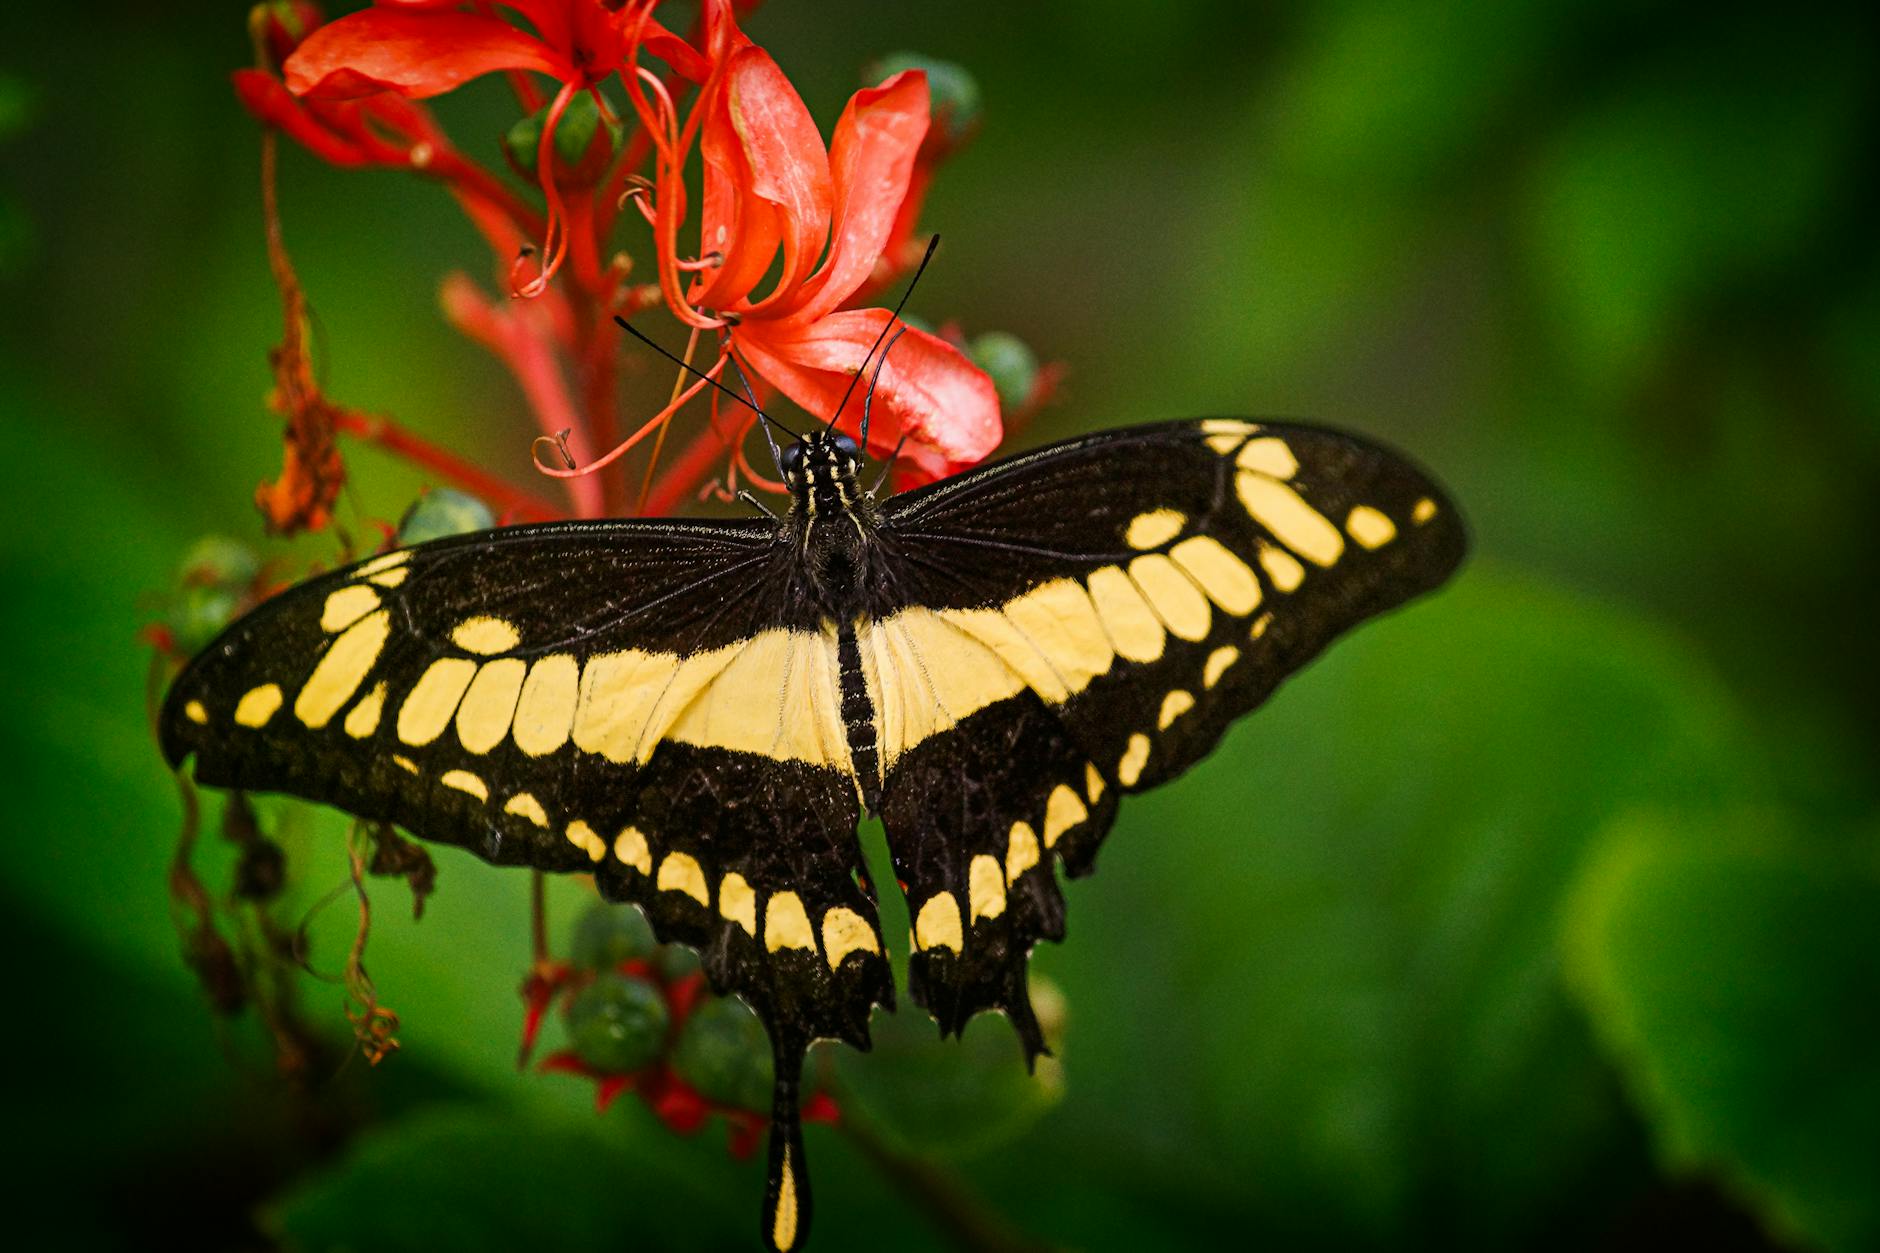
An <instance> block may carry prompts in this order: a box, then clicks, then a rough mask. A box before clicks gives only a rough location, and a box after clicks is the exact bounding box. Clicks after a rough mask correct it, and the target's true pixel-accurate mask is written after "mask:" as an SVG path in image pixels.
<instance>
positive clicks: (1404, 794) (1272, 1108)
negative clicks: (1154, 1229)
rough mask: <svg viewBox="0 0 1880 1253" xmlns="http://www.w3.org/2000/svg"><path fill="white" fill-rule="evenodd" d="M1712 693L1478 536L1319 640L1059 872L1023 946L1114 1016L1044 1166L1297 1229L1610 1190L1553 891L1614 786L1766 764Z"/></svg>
mask: <svg viewBox="0 0 1880 1253" xmlns="http://www.w3.org/2000/svg"><path fill="white" fill-rule="evenodd" d="M1735 726H1736V721H1735V716H1734V713H1733V711H1732V710H1731V708H1730V706H1729V705H1728V703H1727V702H1725V701H1724V700H1722V698H1721V697H1720V696H1719V694H1718V691H1717V689H1716V687H1715V685H1714V681H1713V680H1712V679H1711V678H1710V676H1708V675H1707V674H1706V673H1705V672H1704V671H1703V670H1701V669H1700V668H1698V667H1696V666H1694V665H1692V664H1691V662H1690V661H1689V660H1688V659H1687V657H1686V655H1685V653H1684V650H1682V649H1681V648H1680V647H1679V646H1678V645H1676V644H1675V643H1674V642H1673V641H1671V640H1668V639H1665V638H1663V637H1660V636H1659V635H1657V634H1656V633H1655V632H1653V631H1651V630H1650V629H1648V628H1645V627H1643V626H1641V625H1640V624H1639V623H1637V622H1635V621H1632V620H1630V619H1628V618H1626V617H1625V616H1623V615H1620V614H1616V613H1613V612H1611V611H1608V610H1604V609H1600V608H1597V607H1594V606H1592V605H1590V604H1588V603H1587V602H1585V601H1584V600H1580V599H1576V598H1573V597H1569V596H1566V595H1563V594H1561V593H1558V592H1554V591H1550V590H1547V589H1545V588H1543V587H1537V586H1534V585H1532V584H1527V583H1524V582H1520V581H1516V580H1512V579H1509V578H1507V577H1505V576H1500V575H1498V574H1497V573H1496V572H1494V571H1493V570H1491V569H1487V568H1484V567H1482V566H1480V565H1478V566H1476V567H1475V568H1473V569H1472V570H1470V571H1469V572H1467V573H1466V574H1465V576H1464V578H1463V579H1462V580H1461V581H1460V583H1459V584H1458V585H1457V586H1455V587H1454V588H1453V589H1452V590H1450V591H1448V592H1446V593H1444V594H1442V595H1441V596H1439V597H1436V598H1434V599H1432V600H1430V601H1428V602H1424V603H1420V604H1418V605H1416V606H1414V607H1412V608H1411V609H1410V610H1408V611H1406V612H1404V613H1402V614H1400V615H1394V616H1392V617H1391V618H1389V619H1388V620H1386V621H1384V622H1380V623H1375V624H1373V625H1371V626H1368V627H1366V628H1365V629H1364V630H1363V631H1361V632H1359V633H1357V634H1356V635H1355V636H1354V637H1353V638H1351V639H1350V640H1348V641H1345V642H1342V643H1340V644H1339V645H1338V647H1336V648H1335V649H1333V650H1332V651H1331V652H1330V653H1328V654H1327V655H1326V656H1325V657H1324V658H1323V659H1321V660H1320V661H1319V662H1317V663H1315V664H1314V665H1313V666H1312V667H1311V669H1310V670H1309V671H1308V672H1307V673H1306V674H1304V675H1302V676H1300V677H1299V678H1297V679H1295V680H1293V681H1292V683H1290V684H1289V685H1288V686H1287V687H1286V688H1285V689H1284V690H1283V691H1282V692H1281V694H1280V695H1279V696H1278V698H1277V699H1275V700H1274V701H1273V702H1272V703H1271V705H1270V706H1269V707H1268V708H1267V709H1266V710H1265V711H1263V712H1262V713H1261V714H1260V715H1258V716H1257V717H1255V718H1253V719H1251V720H1249V721H1248V722H1247V723H1245V724H1242V725H1241V726H1240V727H1238V728H1236V729H1235V730H1234V731H1233V732H1232V733H1231V734H1230V735H1229V737H1228V739H1227V740H1226V742H1225V743H1224V744H1223V745H1222V747H1221V749H1220V750H1219V751H1218V752H1217V753H1216V754H1215V755H1214V756H1213V757H1212V758H1210V759H1209V760H1208V761H1207V762H1206V763H1205V764H1204V765H1203V766H1201V767H1200V768H1199V769H1197V770H1196V771H1195V772H1193V773H1192V774H1191V775H1190V776H1189V777H1187V778H1185V779H1183V780H1182V781H1181V782H1180V783H1178V784H1176V785H1174V786H1172V787H1169V788H1166V789H1162V790H1159V791H1157V792H1155V793H1152V794H1150V795H1147V796H1144V797H1139V798H1134V799H1132V801H1131V803H1130V805H1128V806H1126V807H1125V808H1124V810H1123V814H1122V818H1121V821H1120V822H1119V824H1118V829H1117V831H1116V832H1115V833H1114V834H1113V835H1112V836H1111V837H1110V840H1109V842H1108V843H1107V844H1106V846H1105V850H1104V853H1103V857H1102V858H1101V862H1102V865H1101V868H1100V871H1099V873H1098V874H1097V875H1096V876H1095V877H1094V878H1092V879H1091V880H1090V881H1088V882H1087V883H1078V884H1074V885H1072V886H1071V888H1070V891H1069V893H1068V897H1069V924H1068V930H1069V937H1068V940H1067V943H1066V944H1065V946H1064V947H1063V948H1062V949H1055V948H1050V947H1046V948H1044V949H1042V950H1041V952H1040V955H1039V956H1040V960H1041V961H1042V962H1044V963H1047V964H1048V967H1049V969H1050V970H1051V971H1052V972H1053V974H1054V975H1055V976H1056V977H1057V978H1058V979H1059V980H1060V982H1061V983H1062V984H1063V986H1064V988H1065V990H1066V994H1067V995H1068V996H1069V998H1070V999H1071V1002H1072V1004H1073V1006H1074V1007H1075V1010H1076V1014H1077V1018H1078V1021H1080V1022H1089V1023H1093V1024H1096V1023H1100V1024H1105V1026H1106V1027H1109V1028H1110V1029H1106V1030H1093V1031H1092V1032H1091V1033H1090V1035H1089V1037H1088V1038H1087V1039H1086V1038H1085V1037H1083V1036H1081V1035H1080V1037H1079V1039H1078V1047H1077V1051H1076V1054H1075V1056H1074V1058H1073V1059H1072V1066H1071V1069H1070V1096H1069V1099H1068V1100H1067V1101H1066V1103H1065V1105H1064V1106H1063V1108H1062V1109H1061V1110H1060V1111H1059V1113H1058V1114H1057V1115H1055V1116H1054V1119H1053V1122H1054V1124H1061V1125H1062V1127H1063V1134H1064V1136H1065V1137H1066V1138H1067V1139H1068V1140H1069V1141H1071V1142H1073V1143H1076V1144H1078V1145H1079V1146H1080V1150H1079V1159H1078V1164H1077V1168H1076V1170H1075V1171H1074V1172H1072V1171H1070V1170H1068V1169H1067V1170H1066V1171H1065V1172H1064V1173H1063V1175H1062V1176H1059V1177H1052V1178H1047V1179H1044V1180H1041V1181H1040V1183H1041V1186H1058V1185H1062V1186H1065V1187H1069V1188H1073V1189H1076V1188H1090V1189H1103V1188H1130V1187H1143V1188H1149V1189H1156V1188H1180V1189H1182V1190H1184V1191H1189V1192H1193V1193H1195V1194H1205V1195H1236V1196H1239V1197H1240V1198H1241V1200H1240V1202H1239V1204H1240V1205H1241V1206H1242V1207H1243V1208H1246V1209H1249V1210H1252V1211H1253V1212H1255V1213H1257V1215H1258V1218H1259V1221H1260V1222H1261V1223H1262V1224H1264V1225H1266V1226H1268V1227H1270V1228H1271V1229H1273V1230H1274V1231H1276V1232H1279V1233H1283V1234H1285V1235H1287V1236H1288V1238H1295V1237H1296V1238H1298V1239H1301V1240H1303V1239H1307V1238H1310V1239H1311V1240H1312V1241H1313V1242H1314V1243H1320V1244H1337V1243H1339V1242H1341V1241H1350V1240H1364V1241H1374V1240H1386V1239H1388V1240H1393V1241H1398V1242H1408V1243H1412V1244H1429V1243H1441V1244H1444V1245H1446V1246H1449V1247H1456V1246H1458V1245H1473V1246H1478V1247H1483V1246H1486V1247H1505V1246H1506V1245H1508V1244H1509V1243H1517V1244H1518V1243H1522V1242H1523V1241H1524V1239H1526V1238H1529V1237H1537V1236H1538V1233H1539V1232H1541V1231H1543V1230H1547V1231H1551V1232H1552V1233H1553V1234H1554V1235H1555V1236H1560V1235H1561V1233H1563V1232H1580V1233H1585V1234H1588V1235H1591V1234H1594V1233H1596V1232H1597V1231H1598V1230H1599V1229H1600V1227H1601V1225H1602V1224H1609V1223H1611V1222H1613V1221H1615V1220H1616V1211H1617V1209H1618V1207H1620V1206H1622V1205H1623V1204H1624V1203H1625V1198H1626V1197H1627V1196H1628V1195H1629V1194H1630V1193H1631V1192H1633V1191H1635V1190H1636V1189H1637V1188H1638V1187H1640V1186H1643V1185H1644V1184H1645V1183H1646V1182H1647V1181H1649V1179H1650V1167H1649V1163H1648V1161H1647V1160H1646V1159H1645V1157H1644V1154H1643V1149H1642V1146H1641V1145H1640V1144H1639V1143H1638V1142H1637V1140H1636V1138H1635V1136H1634V1133H1633V1130H1632V1123H1631V1120H1630V1118H1629V1115H1628V1113H1627V1111H1626V1109H1625V1107H1624V1105H1623V1103H1622V1101H1621V1095H1620V1092H1619V1090H1618V1088H1617V1086H1616V1084H1615V1083H1614V1081H1613V1079H1612V1076H1611V1073H1610V1071H1609V1070H1608V1068H1607V1065H1606V1063H1605V1062H1604V1060H1603V1059H1602V1057H1601V1056H1600V1054H1599V1053H1598V1051H1597V1049H1596V1048H1595V1047H1594V1042H1593V1040H1592V1039H1591V1037H1590V1033H1589V1032H1588V1030H1587V1028H1586V1026H1585V1024H1584V1022H1583V1020H1582V1019H1581V1018H1580V1016H1579V1014H1578V1012H1577V1011H1576V1009H1575V1007H1574V1006H1573V1004H1572V1002H1571V1001H1570V1000H1569V999H1568V997H1567V995H1566V993H1565V991H1564V988H1563V987H1562V985H1561V982H1560V973H1559V958H1558V952H1557V940H1556V932H1555V926H1556V918H1557V911H1558V909H1559V906H1560V900H1561V896H1562V893H1563V891H1564V886H1565V885H1566V884H1568V883H1570V882H1571V881H1572V878H1573V875H1574V874H1575V872H1576V870H1577V868H1578V866H1579V864H1580V860H1581V858H1582V856H1583V855H1584V853H1585V850H1586V848H1587V846H1588V844H1589V841H1590V839H1591V838H1592V836H1593V834H1594V833H1596V832H1597V831H1598V830H1600V829H1601V828H1602V827H1603V825H1604V824H1605V823H1606V822H1607V821H1608V820H1609V819H1610V818H1611V817H1612V816H1613V815H1614V814H1615V813H1616V812H1619V811H1620V810H1621V809H1622V808H1624V807H1626V806H1628V805H1629V804H1631V803H1633V802H1634V801H1636V800H1640V799H1647V798H1658V799H1662V800H1664V801H1666V802H1667V803H1671V802H1673V801H1675V800H1676V799H1678V798H1701V797H1716V796H1727V795H1738V794H1741V793H1742V792H1743V791H1745V790H1749V789H1754V788H1756V787H1757V786H1758V782H1757V781H1758V779H1759V777H1760V773H1761V767H1760V765H1759V763H1758V759H1757V758H1756V756H1755V755H1754V754H1753V753H1752V752H1751V751H1750V749H1749V748H1748V747H1747V746H1746V745H1745V744H1744V743H1743V742H1742V741H1741V740H1740V739H1739V737H1738V736H1737V734H1736V733H1735ZM1118 1023H1121V1024H1126V1026H1124V1027H1123V1028H1122V1029H1120V1030H1119V1029H1115V1028H1114V1027H1113V1026H1112V1025H1113V1024H1118ZM1125 1146H1131V1147H1125ZM1035 1169H1036V1170H1039V1171H1043V1172H1051V1171H1052V1165H1051V1164H1050V1163H1048V1162H1047V1163H1041V1164H1039V1165H1038V1166H1037V1167H1036V1168H1035ZM1145 1171H1147V1172H1148V1174H1147V1176H1145V1173H1144V1172H1145Z"/></svg>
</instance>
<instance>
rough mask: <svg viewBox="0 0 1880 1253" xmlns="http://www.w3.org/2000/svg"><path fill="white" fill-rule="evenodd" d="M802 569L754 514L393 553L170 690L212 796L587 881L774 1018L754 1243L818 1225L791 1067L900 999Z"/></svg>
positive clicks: (180, 735)
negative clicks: (390, 826)
mask: <svg viewBox="0 0 1880 1253" xmlns="http://www.w3.org/2000/svg"><path fill="white" fill-rule="evenodd" d="M796 576H797V571H796V568H795V566H794V565H793V563H792V561H791V554H790V551H789V550H788V549H787V548H786V547H784V546H782V545H779V544H778V543H777V542H776V539H775V534H774V528H772V527H771V526H769V525H751V524H743V523H722V524H700V525H676V524H661V523H642V522H604V523H568V524H557V525H549V526H537V527H516V528H507V529H502V530H498V531H493V532H486V533H482V534H479V535H471V536H463V537H458V538H453V539H447V540H440V541H437V542H435V543H431V544H425V545H421V546H419V547H416V548H412V549H406V550H401V551H397V552H393V553H389V554H385V555H383V556H380V557H376V558H373V559H371V560H368V561H365V562H363V563H360V564H358V565H355V566H353V567H351V568H349V569H345V570H341V571H338V572H336V573H334V574H331V575H327V576H325V577H323V578H319V579H316V580H313V581H311V582H309V583H305V584H302V585H300V586H298V587H295V588H292V589H290V590H288V591H286V592H283V593H282V594H280V595H278V596H276V597H274V598H273V599H271V600H270V601H268V602H266V603H265V604H264V605H263V606H262V607H261V608H260V609H258V610H256V611H255V612H254V613H252V614H250V615H249V616H248V617H246V618H244V619H242V620H241V621H240V622H238V623H236V624H235V625H234V626H233V627H231V628H230V629H229V631H228V632H226V633H225V634H224V635H223V636H222V637H221V638H220V639H218V640H217V641H216V642H215V643H214V644H212V645H211V646H210V647H209V648H208V649H207V650H205V651H204V652H203V654H202V655H201V656H199V657H198V658H197V659H196V660H195V661H194V662H193V663H192V664H191V666H190V667H189V669H188V670H187V671H186V672H185V673H184V674H183V675H182V676H181V678H179V679H178V681H177V682H176V684H175V685H174V686H173V687H172V689H171V691H170V694H169V696H168V698H167V701H166V705H165V709H164V713H163V718H162V738H163V748H164V752H165V754H166V756H167V757H168V758H169V759H170V761H171V762H172V764H180V763H181V762H182V761H183V760H184V759H185V758H186V757H189V756H190V755H192V754H193V755H194V757H195V759H196V766H195V769H196V777H197V779H198V781H200V782H202V783H204V784H208V785H212V786H217V787H228V788H244V789H253V790H261V791H277V792H289V793H293V794H295V795H299V796H304V797H307V798H310V799H313V800H317V801H325V802H328V803H331V804H334V805H338V806H340V807H341V808H344V809H346V810H348V811H350V812H351V813H354V814H357V815H359V816H361V817H364V818H368V819H373V820H382V821H388V822H395V823H398V824H399V825H401V826H404V827H406V828H407V829H409V830H410V831H412V832H413V833H414V834H416V835H419V836H421V837H424V838H426V839H432V840H441V841H446V842H449V843H453V844H459V845H463V846H465V847H467V848H469V849H471V850H473V851H474V852H476V853H477V854H479V855H480V856H482V857H484V858H486V859H488V860H490V861H492V862H497V863H503V864H524V865H530V866H535V867H539V868H542V869H545V870H558V871H574V870H580V871H588V872H591V873H593V874H594V875H595V877H596V879H597V881H598V883H599V886H600V888H601V890H602V892H603V893H604V894H605V895H607V896H609V897H610V898H613V899H616V900H630V901H634V902H636V903H638V904H639V905H640V906H641V907H642V908H643V909H644V910H645V912H646V914H647V916H648V917H649V919H650V920H651V921H652V924H653V926H654V929H655V931H656V932H657V934H658V935H659V937H660V939H661V940H664V941H667V942H678V943H683V944H687V945H690V946H692V947H693V948H696V949H697V950H698V951H699V953H700V955H701V957H702V958H703V961H704V966H705V969H706V972H707V974H708V976H709V977H710V979H711V981H712V983H713V986H714V987H715V988H716V989H717V990H718V991H720V992H721V993H723V992H735V993H737V994H738V995H740V996H742V997H743V998H744V999H745V1000H746V1001H747V1002H748V1003H750V1005H751V1006H752V1007H753V1008H754V1009H755V1010H756V1011H757V1012H758V1013H759V1015H760V1016H761V1017H762V1018H763V1019H764V1021H765V1024H766V1027H767V1028H768V1030H769V1032H770V1034H771V1038H772V1041H773V1046H774V1050H775V1055H776V1063H777V1066H776V1071H777V1102H776V1110H775V1113H776V1115H777V1117H776V1127H777V1132H778V1135H777V1144H776V1146H775V1148H774V1149H773V1171H772V1175H773V1178H772V1183H771V1188H770V1193H771V1197H770V1201H769V1205H770V1208H771V1210H772V1211H773V1216H772V1218H771V1220H770V1221H769V1223H767V1227H768V1228H770V1229H772V1230H775V1229H776V1226H777V1222H778V1221H779V1219H780V1218H782V1219H787V1221H788V1222H789V1223H790V1224H792V1225H801V1226H803V1227H804V1228H805V1229H806V1228H807V1219H808V1212H807V1209H808V1189H807V1187H806V1186H803V1187H799V1186H798V1185H797V1182H796V1177H797V1176H798V1175H799V1174H800V1168H799V1167H798V1166H797V1163H799V1162H800V1161H801V1158H802V1150H801V1145H800V1140H799V1139H798V1131H797V1126H796V1084H797V1077H798V1074H799V1071H800V1067H801V1062H802V1057H803V1053H804V1050H805V1049H806V1048H807V1047H808V1045H809V1044H810V1043H811V1042H812V1041H813V1040H815V1039H818V1038H824V1037H833V1038H838V1039H842V1040H845V1041H847V1042H849V1043H851V1044H854V1045H856V1046H858V1047H864V1048H865V1047H867V1044H868V1016H869V1012H870V1010H871V1009H872V1008H873V1006H874V1005H875V1004H877V1003H888V1004H892V1002H893V981H892V977H891V975H890V972H889V969H888V965H887V962H886V960H885V958H884V956H883V948H882V945H881V943H880V939H879V924H878V922H877V920H876V913H875V906H874V902H873V901H872V900H871V899H870V898H869V896H868V895H867V894H866V893H864V892H863V890H862V889H861V888H860V887H858V886H857V878H856V874H857V872H858V871H859V870H860V869H861V859H860V853H859V849H858V847H857V844H856V837H855V828H856V823H857V821H858V818H859V804H858V800H857V791H856V788H855V783H854V779H853V774H852V771H851V770H850V767H849V756H848V749H847V745H846V742H845V739H844V735H843V728H842V725H841V722H840V719H839V717H838V714H837V710H838V708H839V699H840V698H839V694H838V693H839V682H838V676H837V673H836V669H835V665H836V644H835V639H834V636H833V634H832V633H829V632H825V631H824V630H823V629H822V623H821V621H820V619H819V618H818V617H817V615H816V614H814V613H813V612H811V611H810V610H809V609H806V608H805V607H804V605H805V602H804V600H803V598H802V596H801V592H800V587H799V586H798V585H797V582H796ZM783 1243H784V1244H785V1246H786V1247H787V1245H788V1243H789V1242H788V1241H785V1242H783Z"/></svg>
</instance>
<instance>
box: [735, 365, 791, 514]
mask: <svg viewBox="0 0 1880 1253" xmlns="http://www.w3.org/2000/svg"><path fill="white" fill-rule="evenodd" d="M731 368H732V369H733V370H736V371H737V374H738V385H739V386H740V387H742V388H743V389H744V394H745V395H746V396H748V397H750V399H749V400H747V401H745V404H746V405H748V406H749V407H750V408H752V409H756V410H757V412H759V413H763V412H764V411H763V410H762V409H761V408H759V407H758V404H757V393H756V392H754V391H752V390H751V380H750V379H748V378H746V377H744V367H743V366H741V365H739V364H738V359H737V358H736V357H733V358H731ZM764 442H765V443H766V444H769V445H770V459H771V460H772V461H774V462H775V463H776V465H777V475H778V477H779V478H781V477H782V476H783V452H782V450H781V449H779V448H778V447H777V439H776V436H774V435H772V434H771V433H770V428H769V427H765V428H764ZM766 512H769V511H768V510H766ZM773 516H774V515H773Z"/></svg>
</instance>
